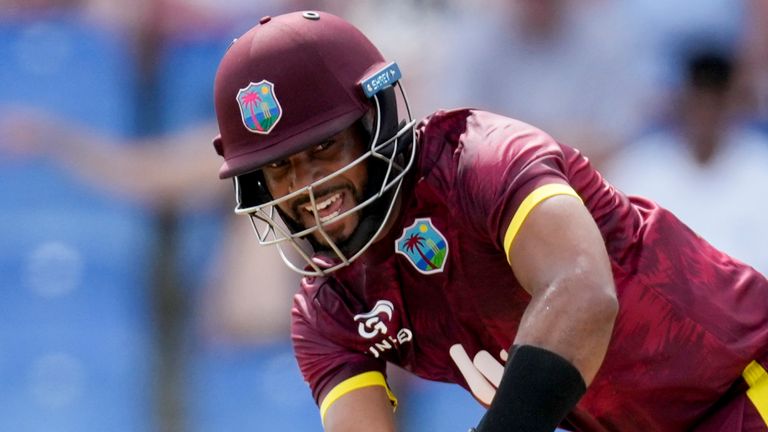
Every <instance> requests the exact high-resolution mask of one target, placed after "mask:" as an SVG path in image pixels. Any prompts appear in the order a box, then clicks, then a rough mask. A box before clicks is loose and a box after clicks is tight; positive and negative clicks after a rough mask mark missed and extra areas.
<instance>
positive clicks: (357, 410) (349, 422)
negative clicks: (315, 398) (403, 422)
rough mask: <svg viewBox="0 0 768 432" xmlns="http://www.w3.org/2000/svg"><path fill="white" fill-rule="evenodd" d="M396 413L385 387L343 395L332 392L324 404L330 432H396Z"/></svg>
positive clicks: (326, 428) (375, 386)
mask: <svg viewBox="0 0 768 432" xmlns="http://www.w3.org/2000/svg"><path fill="white" fill-rule="evenodd" d="M342 384H343V383H342ZM337 388H338V387H337ZM334 390H335V389H334ZM329 399H333V400H332V401H329ZM392 411H393V409H392V403H391V394H390V393H389V390H388V389H387V388H386V387H385V386H381V385H367V386H363V387H358V388H355V389H352V390H350V391H347V392H344V393H343V394H339V395H334V394H333V391H331V392H330V393H329V394H328V395H327V396H326V397H325V398H324V400H323V402H322V403H321V413H322V419H323V427H324V428H325V430H326V431H327V432H356V431H361V430H365V431H371V432H392V431H394V430H395V422H394V416H393V415H392Z"/></svg>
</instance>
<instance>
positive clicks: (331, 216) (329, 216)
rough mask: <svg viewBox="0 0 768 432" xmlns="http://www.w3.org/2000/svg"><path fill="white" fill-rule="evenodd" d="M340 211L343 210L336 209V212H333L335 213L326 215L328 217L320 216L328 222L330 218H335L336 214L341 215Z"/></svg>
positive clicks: (322, 220) (321, 220) (323, 220)
mask: <svg viewBox="0 0 768 432" xmlns="http://www.w3.org/2000/svg"><path fill="white" fill-rule="evenodd" d="M339 213H341V211H339V210H336V211H335V212H333V213H331V214H329V215H328V216H326V217H321V218H320V222H328V221H329V220H331V219H333V218H335V217H336V216H338V215H339Z"/></svg>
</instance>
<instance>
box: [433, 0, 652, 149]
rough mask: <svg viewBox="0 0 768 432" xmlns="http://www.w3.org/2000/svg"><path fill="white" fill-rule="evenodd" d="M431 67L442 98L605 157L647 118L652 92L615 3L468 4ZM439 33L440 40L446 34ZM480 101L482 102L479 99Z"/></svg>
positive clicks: (534, 0) (533, 0) (537, 0)
mask: <svg viewBox="0 0 768 432" xmlns="http://www.w3.org/2000/svg"><path fill="white" fill-rule="evenodd" d="M461 6H462V8H461V9H460V12H459V13H458V14H457V15H456V16H454V17H453V19H452V20H451V21H450V23H449V27H446V30H445V36H446V38H447V39H446V40H439V39H436V40H435V41H434V42H435V48H437V47H438V46H439V47H442V48H443V57H444V59H443V61H442V62H441V64H440V65H439V67H438V68H437V69H436V70H433V71H432V78H433V80H434V85H435V86H436V87H437V88H438V89H439V90H437V91H439V92H440V94H442V95H443V96H444V101H443V105H447V106H450V107H453V106H456V105H466V104H468V103H472V104H478V103H479V104H481V105H480V106H479V108H484V109H490V110H492V111H497V112H500V113H502V114H505V115H509V116H512V117H515V118H518V119H520V120H522V121H525V122H527V123H531V124H533V125H535V126H539V127H541V128H543V129H545V130H548V131H550V133H551V134H553V136H554V137H555V138H556V139H558V140H562V141H563V142H566V143H568V144H570V145H572V146H575V147H578V148H580V149H581V150H582V151H584V152H585V153H586V154H587V155H588V156H590V157H591V158H592V159H593V161H596V162H598V163H599V160H600V159H602V158H603V157H604V156H605V155H606V154H608V153H609V152H610V151H612V150H613V149H615V148H616V147H617V146H618V145H619V144H621V143H623V142H624V141H625V140H626V139H627V137H628V136H631V134H633V133H634V132H635V131H636V129H637V128H638V126H639V125H642V124H643V122H644V121H645V120H644V119H645V117H646V115H647V110H649V109H650V107H651V106H652V105H651V104H652V102H653V100H652V99H653V98H652V96H653V93H652V92H651V91H649V88H648V86H647V83H646V82H645V81H644V80H643V79H642V78H643V77H642V75H641V74H640V73H639V66H638V65H639V64H641V62H642V61H643V60H644V53H643V52H642V51H640V48H639V47H640V46H641V45H639V44H638V43H637V40H636V35H634V34H633V33H632V32H631V31H630V29H631V28H632V26H630V25H628V22H629V21H628V16H626V15H625V14H623V13H622V9H620V8H619V7H618V4H617V3H616V2H611V1H602V0H594V1H588V2H585V1H573V0H519V1H514V2H501V1H498V2H492V1H485V2H482V3H480V4H478V3H476V2H468V1H467V2H464V3H463V4H462V5H461ZM438 40H439V42H438ZM478 101H480V102H478Z"/></svg>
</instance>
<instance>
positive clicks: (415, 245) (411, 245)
mask: <svg viewBox="0 0 768 432" xmlns="http://www.w3.org/2000/svg"><path fill="white" fill-rule="evenodd" d="M425 240H426V239H425V238H424V237H422V236H421V235H419V234H418V233H413V234H411V235H409V236H408V238H407V239H406V240H405V250H407V251H408V252H413V251H414V249H415V250H416V253H417V254H419V257H421V259H422V260H423V261H424V262H425V263H427V269H434V268H437V266H436V265H435V264H434V263H433V262H432V261H430V259H429V258H427V256H426V255H424V251H423V250H421V247H422V246H423V245H424V242H425ZM433 243H434V242H433Z"/></svg>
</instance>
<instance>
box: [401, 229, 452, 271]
mask: <svg viewBox="0 0 768 432" xmlns="http://www.w3.org/2000/svg"><path fill="white" fill-rule="evenodd" d="M395 252H397V253H399V254H403V255H405V257H406V258H408V262H410V263H411V264H412V265H413V266H414V267H415V268H416V270H418V271H419V272H421V273H424V274H432V273H439V272H442V271H443V268H444V267H445V261H446V259H447V258H448V242H447V241H446V240H445V236H444V235H443V233H441V232H440V231H439V230H438V229H437V228H435V226H434V225H432V219H430V218H418V219H416V220H415V221H414V222H413V224H412V225H410V226H408V227H406V228H405V229H404V230H403V235H401V236H400V238H398V239H397V240H395Z"/></svg>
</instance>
